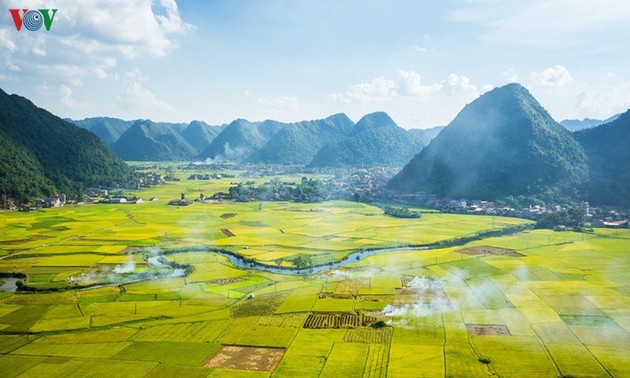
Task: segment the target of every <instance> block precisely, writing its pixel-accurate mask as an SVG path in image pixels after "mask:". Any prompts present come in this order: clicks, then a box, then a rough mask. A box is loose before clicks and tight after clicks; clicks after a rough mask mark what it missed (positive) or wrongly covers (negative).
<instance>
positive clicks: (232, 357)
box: [203, 345, 285, 371]
mask: <svg viewBox="0 0 630 378" xmlns="http://www.w3.org/2000/svg"><path fill="white" fill-rule="evenodd" d="M284 352H285V349H283V348H263V347H251V346H239V345H224V346H222V347H221V349H219V350H218V351H217V352H216V353H215V354H214V355H213V356H212V357H210V358H209V359H207V360H206V362H204V364H203V366H204V367H207V368H223V369H237V370H254V371H273V370H274V369H275V368H276V366H278V363H280V360H281V359H282V356H284Z"/></svg>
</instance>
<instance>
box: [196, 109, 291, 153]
mask: <svg viewBox="0 0 630 378" xmlns="http://www.w3.org/2000/svg"><path fill="white" fill-rule="evenodd" d="M283 127H284V124H282V123H280V122H277V121H271V120H267V121H264V122H250V121H248V120H245V119H237V120H235V121H233V122H232V123H230V124H229V125H228V126H227V127H226V128H225V129H223V131H222V132H221V133H220V134H219V135H217V137H216V138H215V139H214V140H213V141H212V143H211V144H210V145H209V146H208V147H206V148H205V149H204V150H203V151H202V152H201V153H200V154H199V156H198V157H199V158H201V159H208V158H210V159H216V160H228V161H243V160H245V159H247V158H248V157H249V156H250V155H251V154H252V153H254V152H255V151H257V150H258V149H259V148H261V147H262V146H264V145H265V144H266V143H267V142H268V141H269V140H271V138H272V137H273V136H274V135H276V133H278V132H279V131H280V130H281V129H282V128H283Z"/></svg>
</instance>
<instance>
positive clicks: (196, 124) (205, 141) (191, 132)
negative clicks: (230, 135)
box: [181, 121, 223, 154]
mask: <svg viewBox="0 0 630 378" xmlns="http://www.w3.org/2000/svg"><path fill="white" fill-rule="evenodd" d="M221 130H223V128H222V127H221V126H210V125H208V124H207V123H205V122H202V121H192V122H191V123H190V124H189V125H188V126H187V127H186V128H185V129H184V130H183V131H182V132H181V134H182V137H184V139H185V140H186V142H188V143H189V144H190V145H191V146H193V148H194V149H195V153H196V154H198V153H200V152H201V151H203V150H204V149H205V148H206V147H208V146H209V145H210V144H211V143H212V141H213V140H214V138H216V137H217V135H219V133H220V132H221Z"/></svg>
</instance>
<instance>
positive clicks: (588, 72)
mask: <svg viewBox="0 0 630 378" xmlns="http://www.w3.org/2000/svg"><path fill="white" fill-rule="evenodd" d="M629 4H630V3H627V2H625V1H623V0H616V1H610V0H602V1H598V2H597V3H595V2H586V1H574V0H546V1H544V0H531V1H489V0H468V1H444V2H428V1H406V0H399V1H391V0H390V1H380V0H371V1H367V0H365V1H352V0H317V1H316V0H312V1H306V0H302V1H300V0H293V1H289V0H284V1H282V0H255V1H253V0H252V1H246V0H241V1H227V0H225V1H220V0H214V1H209V0H191V1H178V2H175V1H174V0H155V1H151V0H84V1H81V2H78V1H72V0H57V1H54V0H52V1H43V0H9V1H7V0H5V1H2V2H0V87H1V88H3V89H4V90H5V91H7V92H9V93H17V94H20V95H23V96H26V97H28V98H30V99H31V100H33V101H34V102H35V103H36V104H38V105H40V106H42V107H45V108H47V109H49V110H50V111H52V112H53V113H55V114H58V115H60V116H62V117H72V118H83V117H90V116H114V117H121V118H125V119H135V118H150V119H153V120H164V121H181V122H189V121H190V120H192V119H200V120H204V121H206V122H208V123H211V124H221V123H226V122H230V121H231V120H233V119H235V118H247V119H251V120H262V119H268V118H271V119H278V120H283V121H298V120H302V119H313V118H323V117H326V116H328V115H330V114H333V113H338V112H345V113H347V114H348V115H349V116H350V117H351V118H353V119H354V120H358V119H359V118H360V117H361V116H362V115H364V114H366V113H369V112H373V111H379V110H383V111H387V112H388V113H389V114H390V115H391V116H392V117H393V118H394V120H396V121H397V122H398V123H399V124H400V125H401V126H403V127H405V128H418V127H419V128H426V127H431V126H437V125H444V124H447V123H448V122H449V121H451V120H452V119H453V117H455V115H456V114H457V112H458V111H459V110H461V108H462V107H463V106H464V105H465V104H467V103H469V102H470V101H472V100H474V99H475V98H476V97H478V96H479V95H480V94H482V93H483V92H485V91H487V90H489V89H490V88H493V87H495V86H500V85H504V84H506V83H509V82H514V81H517V82H519V83H521V84H523V85H524V86H526V87H527V88H528V89H529V90H530V91H531V92H532V93H533V94H534V96H536V97H537V98H538V100H539V101H540V102H541V103H542V104H543V106H545V108H547V110H549V112H550V113H551V115H552V116H553V117H554V118H556V119H557V120H562V119H565V118H583V117H595V118H607V117H609V116H610V115H612V114H614V113H617V112H621V111H624V110H626V109H627V108H630V54H627V51H630V50H629V48H630V26H628V25H629V24H630V23H628V22H627V20H628V19H630V5H629ZM42 7H43V8H51V7H55V8H58V9H59V11H58V14H57V16H56V18H55V21H54V23H53V26H52V29H51V31H50V32H45V31H38V32H28V31H21V32H17V31H16V30H15V27H14V26H13V22H12V20H11V18H10V15H9V12H8V9H9V8H29V9H30V8H42Z"/></svg>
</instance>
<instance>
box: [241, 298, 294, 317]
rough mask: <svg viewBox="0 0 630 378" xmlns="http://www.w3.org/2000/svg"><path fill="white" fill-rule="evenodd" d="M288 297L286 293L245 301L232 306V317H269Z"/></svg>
mask: <svg viewBox="0 0 630 378" xmlns="http://www.w3.org/2000/svg"><path fill="white" fill-rule="evenodd" d="M288 295H289V293H288V292H281V293H273V294H265V295H260V296H257V297H254V298H251V299H246V300H244V301H242V302H240V303H237V304H236V305H234V306H232V309H231V310H232V316H233V317H243V316H254V315H271V314H273V312H274V311H276V309H278V307H279V306H280V304H281V303H282V301H284V299H285V298H286V297H287V296H288Z"/></svg>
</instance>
